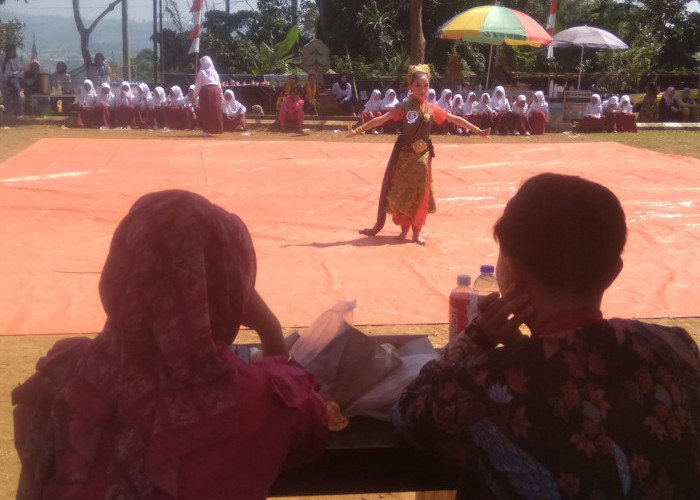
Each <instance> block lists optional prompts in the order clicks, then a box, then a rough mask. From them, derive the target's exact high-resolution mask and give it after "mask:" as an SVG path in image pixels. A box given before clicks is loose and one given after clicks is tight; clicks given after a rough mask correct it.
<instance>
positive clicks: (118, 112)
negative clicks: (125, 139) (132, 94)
mask: <svg viewBox="0 0 700 500" xmlns="http://www.w3.org/2000/svg"><path fill="white" fill-rule="evenodd" d="M133 121H134V105H133V104H120V105H118V106H115V108H114V126H115V127H130V126H131V123H132V122H133Z"/></svg>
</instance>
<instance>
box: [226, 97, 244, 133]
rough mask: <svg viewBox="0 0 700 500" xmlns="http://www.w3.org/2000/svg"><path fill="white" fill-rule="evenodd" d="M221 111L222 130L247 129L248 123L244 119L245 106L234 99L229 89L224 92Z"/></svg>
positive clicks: (240, 130)
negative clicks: (222, 116) (222, 119)
mask: <svg viewBox="0 0 700 500" xmlns="http://www.w3.org/2000/svg"><path fill="white" fill-rule="evenodd" d="M221 112H222V113H223V115H224V132H245V131H246V130H248V123H247V122H246V119H245V112H246V107H245V106H244V105H243V104H241V103H240V102H238V101H237V100H236V96H235V94H234V93H233V90H231V89H228V90H226V92H224V100H223V102H222V104H221Z"/></svg>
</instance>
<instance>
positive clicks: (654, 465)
mask: <svg viewBox="0 0 700 500" xmlns="http://www.w3.org/2000/svg"><path fill="white" fill-rule="evenodd" d="M486 422H488V425H484V423H486ZM397 425H398V426H399V428H400V430H401V431H402V432H404V433H405V434H406V435H408V436H410V438H411V440H412V441H414V442H417V443H419V444H420V445H421V446H424V447H426V448H429V449H432V450H434V451H436V452H438V453H439V454H440V455H442V456H443V457H445V458H447V459H449V460H451V461H456V462H457V463H459V464H462V465H466V464H468V463H469V461H470V460H472V459H474V458H478V459H479V460H480V461H481V462H482V469H483V471H484V474H486V475H487V476H489V477H485V478H484V482H485V484H487V485H490V486H491V489H492V490H493V488H494V487H495V488H498V491H493V492H494V493H495V494H496V496H498V497H499V498H528V499H530V498H562V499H580V500H583V499H586V500H588V499H593V498H600V499H607V498H634V499H649V500H655V499H659V500H661V499H669V500H670V499H683V500H690V499H692V498H698V497H697V495H698V494H699V492H700V435H699V429H700V356H699V355H698V347H697V345H696V344H695V343H694V342H693V341H692V339H691V338H690V336H689V335H688V334H687V332H685V331H684V330H682V329H679V328H668V327H661V326H657V325H650V324H646V323H641V322H637V321H630V320H619V319H614V320H610V321H602V322H599V323H597V324H595V325H590V326H587V327H584V328H579V329H576V330H569V331H563V332H558V333H555V334H551V335H547V336H545V337H537V336H536V337H532V338H531V337H523V338H521V339H520V340H518V341H517V342H515V343H513V344H511V345H509V346H507V347H500V348H497V349H495V350H493V351H491V352H484V351H482V350H480V349H479V348H478V347H477V346H476V345H475V344H474V343H473V342H472V341H471V340H470V339H469V338H467V337H466V336H465V335H459V336H458V337H457V338H456V339H454V340H453V341H452V342H451V343H450V344H448V346H447V347H446V348H445V349H444V350H443V352H442V354H441V357H440V358H439V359H437V360H435V361H433V362H431V363H429V364H428V365H426V366H425V367H424V368H423V370H422V372H421V374H420V375H419V377H418V378H417V379H416V380H415V381H414V382H413V383H412V384H411V385H409V387H407V388H406V390H405V392H404V394H403V396H402V398H401V400H400V403H399V406H398V409H397ZM486 429H488V432H485V430H486ZM525 471H527V473H525ZM533 471H536V474H538V475H537V477H539V479H538V480H537V481H539V482H540V484H539V485H538V487H537V488H533V485H532V484H530V483H532V482H533V481H535V479H533V478H534V476H533V474H535V472H533ZM544 471H546V472H547V474H545V473H544ZM492 485H497V486H492Z"/></svg>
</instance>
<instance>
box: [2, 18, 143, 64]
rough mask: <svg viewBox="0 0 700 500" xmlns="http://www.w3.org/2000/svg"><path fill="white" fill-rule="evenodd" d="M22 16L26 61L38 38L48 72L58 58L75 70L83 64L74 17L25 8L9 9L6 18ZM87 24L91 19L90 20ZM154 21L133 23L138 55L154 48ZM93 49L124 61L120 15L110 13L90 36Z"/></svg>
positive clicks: (131, 44) (131, 34) (131, 41)
mask: <svg viewBox="0 0 700 500" xmlns="http://www.w3.org/2000/svg"><path fill="white" fill-rule="evenodd" d="M13 18H16V19H19V20H20V21H21V22H23V23H24V25H25V27H24V29H23V32H24V42H25V46H24V49H23V50H22V51H21V54H20V55H21V56H23V58H24V60H25V62H26V61H28V60H29V57H30V55H31V51H32V40H33V38H34V37H36V48H37V53H38V57H39V62H40V63H41V65H42V67H43V68H44V69H45V70H46V71H50V70H53V68H54V67H55V66H56V62H57V61H65V63H66V64H67V65H68V69H69V70H72V69H74V68H77V67H79V66H82V64H83V58H82V56H81V54H80V37H79V36H78V30H77V28H76V27H75V20H74V19H73V17H60V16H44V15H31V14H29V15H28V14H24V13H22V11H21V10H19V9H18V10H14V11H10V10H5V9H3V12H2V20H3V21H6V20H7V19H13ZM86 23H87V21H86ZM152 35H153V23H149V22H145V21H130V22H129V52H130V55H131V57H134V56H135V55H136V54H137V53H138V52H139V51H140V50H141V49H144V48H153V42H152V41H151V40H150V37H151V36H152ZM90 52H91V53H92V54H93V55H94V54H95V53H97V52H102V53H103V54H104V55H105V58H106V59H107V60H108V61H116V62H117V63H118V64H120V65H121V62H122V24H121V18H120V16H119V14H115V13H110V14H108V15H107V16H106V17H105V18H104V19H102V21H100V23H99V24H98V25H97V27H96V28H95V30H94V31H93V32H92V35H91V36H90Z"/></svg>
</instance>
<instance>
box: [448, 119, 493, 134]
mask: <svg viewBox="0 0 700 500" xmlns="http://www.w3.org/2000/svg"><path fill="white" fill-rule="evenodd" d="M447 121H448V122H450V123H453V124H455V125H457V126H458V127H460V128H466V129H468V130H471V131H472V132H474V133H475V134H476V135H478V136H479V137H483V138H484V139H488V138H489V134H490V133H491V128H485V129H480V128H479V127H477V126H476V125H474V124H473V123H471V122H468V121H467V120H465V119H464V118H462V117H461V116H457V115H453V114H452V113H447Z"/></svg>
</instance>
